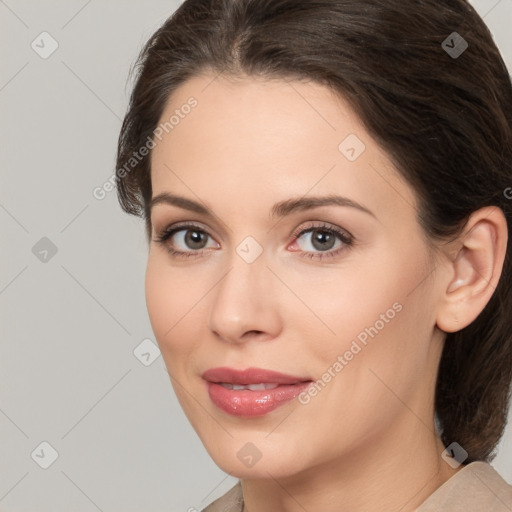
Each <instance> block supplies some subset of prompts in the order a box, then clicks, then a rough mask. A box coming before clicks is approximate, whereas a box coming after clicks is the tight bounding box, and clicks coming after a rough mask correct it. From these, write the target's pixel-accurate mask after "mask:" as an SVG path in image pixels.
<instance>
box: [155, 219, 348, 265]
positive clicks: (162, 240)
mask: <svg viewBox="0 0 512 512" xmlns="http://www.w3.org/2000/svg"><path fill="white" fill-rule="evenodd" d="M188 230H194V231H198V232H200V233H204V234H206V235H208V233H207V232H206V231H205V230H204V229H203V228H201V227H200V226H198V225H195V224H191V223H187V224H182V225H177V226H176V225H175V226H172V227H170V228H167V229H165V230H164V231H162V232H161V233H160V234H159V235H158V236H157V237H156V238H155V239H154V242H157V243H159V244H162V245H165V246H166V249H167V251H168V252H169V254H170V255H171V256H172V257H175V258H190V257H199V256H201V255H202V254H203V253H204V252H206V251H207V250H208V249H199V250H190V251H177V250H176V249H174V248H172V247H169V246H168V245H167V244H166V242H167V240H169V238H171V237H172V236H173V235H174V234H175V233H178V232H179V231H188ZM312 231H323V232H325V233H328V234H330V235H334V236H335V237H336V238H337V239H338V240H340V241H341V242H343V246H342V247H339V248H338V249H336V250H334V251H330V252H327V251H325V252H321V251H320V252H308V251H300V252H299V256H300V257H302V258H310V259H319V260H323V259H325V258H331V257H335V256H338V255H339V254H340V253H341V252H343V251H345V250H346V249H347V248H348V247H350V246H351V245H353V243H354V239H353V237H352V235H349V234H348V233H346V232H343V231H340V230H339V229H337V228H334V227H332V226H330V225H328V224H325V223H320V224H318V225H312V226H308V227H307V228H303V229H297V230H296V231H295V232H294V233H293V234H292V236H291V240H292V241H294V240H295V239H297V238H299V237H300V236H302V235H304V234H306V233H310V232H312ZM208 236H210V235H208Z"/></svg>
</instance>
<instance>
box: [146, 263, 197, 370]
mask: <svg viewBox="0 0 512 512" xmlns="http://www.w3.org/2000/svg"><path fill="white" fill-rule="evenodd" d="M190 281H191V280H190V275H188V276H186V273H185V272H179V271H176V270H173V269H172V268H171V267H170V266H169V265H166V264H165V262H164V261H163V258H160V257H156V256H152V255H150V257H149V259H148V264H147V268H146V277H145V294H146V307H147V310H148V315H149V319H150V322H151V327H152V329H153V332H154V334H155V337H156V339H157V342H158V345H159V347H160V350H161V352H162V355H163V357H164V360H165V361H166V363H167V362H171V361H176V359H175V358H174V357H172V356H173V355H184V354H185V353H187V352H190V351H191V350H193V348H194V339H197V336H194V335H193V332H191V330H192V329H193V328H194V325H200V323H199V322H194V321H193V319H194V318H195V317H196V316H197V314H198V312H200V307H198V306H199V305H200V294H199V292H198V291H196V290H194V287H192V286H191V283H190ZM198 295H199V297H198ZM168 367H169V366H168Z"/></svg>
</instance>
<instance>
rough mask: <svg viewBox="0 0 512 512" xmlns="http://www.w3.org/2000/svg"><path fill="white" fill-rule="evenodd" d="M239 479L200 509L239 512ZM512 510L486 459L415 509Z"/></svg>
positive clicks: (511, 493) (507, 488)
mask: <svg viewBox="0 0 512 512" xmlns="http://www.w3.org/2000/svg"><path fill="white" fill-rule="evenodd" d="M243 507H244V500H243V496H242V485H241V482H240V480H239V481H238V482H237V484H236V485H235V486H234V487H232V488H231V489H230V490H229V491H228V492H227V493H226V494H224V495H223V496H221V497H220V498H219V499H217V500H215V501H214V502H213V503H210V505H208V506H207V507H206V508H205V509H203V510H202V512H242V510H243ZM482 511H483V512H511V511H512V485H509V484H508V483H507V482H505V480H503V478H502V477H501V476H500V474H499V473H498V472H497V471H496V470H495V469H494V468H493V467H492V466H491V465H490V464H489V463H487V462H480V461H478V462H471V463H470V464H468V465H466V466H464V467H463V468H462V469H461V470H460V471H458V472H457V473H455V474H454V475H453V476H452V477H451V478H449V479H448V480H447V481H446V482H445V483H444V484H443V485H441V487H439V488H438V489H437V490H436V491H434V492H433V493H432V494H431V495H430V496H429V497H428V498H427V499H426V500H425V501H424V502H423V503H422V505H420V507H419V508H417V509H416V511H415V512H482Z"/></svg>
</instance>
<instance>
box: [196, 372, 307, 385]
mask: <svg viewBox="0 0 512 512" xmlns="http://www.w3.org/2000/svg"><path fill="white" fill-rule="evenodd" d="M202 377H203V379H204V380H206V381H208V382H216V383H225V384H239V385H244V386H246V385H248V384H261V383H267V384H278V385H282V384H297V383H299V382H307V381H310V380H311V379H310V378H309V377H296V376H294V375H287V374H285V373H280V372H275V371H272V370H264V369H263V368H247V369H246V370H237V369H235V368H227V367H222V368H211V369H209V370H206V371H205V372H204V373H203V375H202Z"/></svg>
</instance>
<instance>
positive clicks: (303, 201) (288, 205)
mask: <svg viewBox="0 0 512 512" xmlns="http://www.w3.org/2000/svg"><path fill="white" fill-rule="evenodd" d="M157 204H168V205H172V206H177V207H178V208H183V209H184V210H189V211H191V212H194V213H198V214H201V215H204V216H206V217H212V218H213V217H215V215H214V214H213V213H212V211H211V210H210V209H209V208H207V207H206V206H204V205H203V204H201V203H198V202H196V201H193V200H192V199H188V198H186V197H182V196H178V195H175V194H170V193H169V192H162V193H161V194H158V195H156V196H155V197H153V198H152V199H151V201H150V202H149V210H150V211H151V210H152V208H153V207H154V206H155V205H157ZM321 206H348V207H350V208H355V209H357V210H360V211H362V212H364V213H367V214H369V215H371V216H372V217H375V218H376V216H375V214H374V213H373V212H372V211H371V210H369V209H368V208H366V207H365V206H363V205H362V204H360V203H358V202H357V201H354V200H352V199H349V198H348V197H343V196H339V195H335V194H330V195H328V196H308V197H301V198H298V199H294V198H292V199H287V200H286V201H281V202H279V203H276V204H274V206H273V207H272V210H271V218H274V217H285V216H286V215H290V214H291V213H294V212H298V211H304V210H309V209H312V208H319V207H321Z"/></svg>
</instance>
